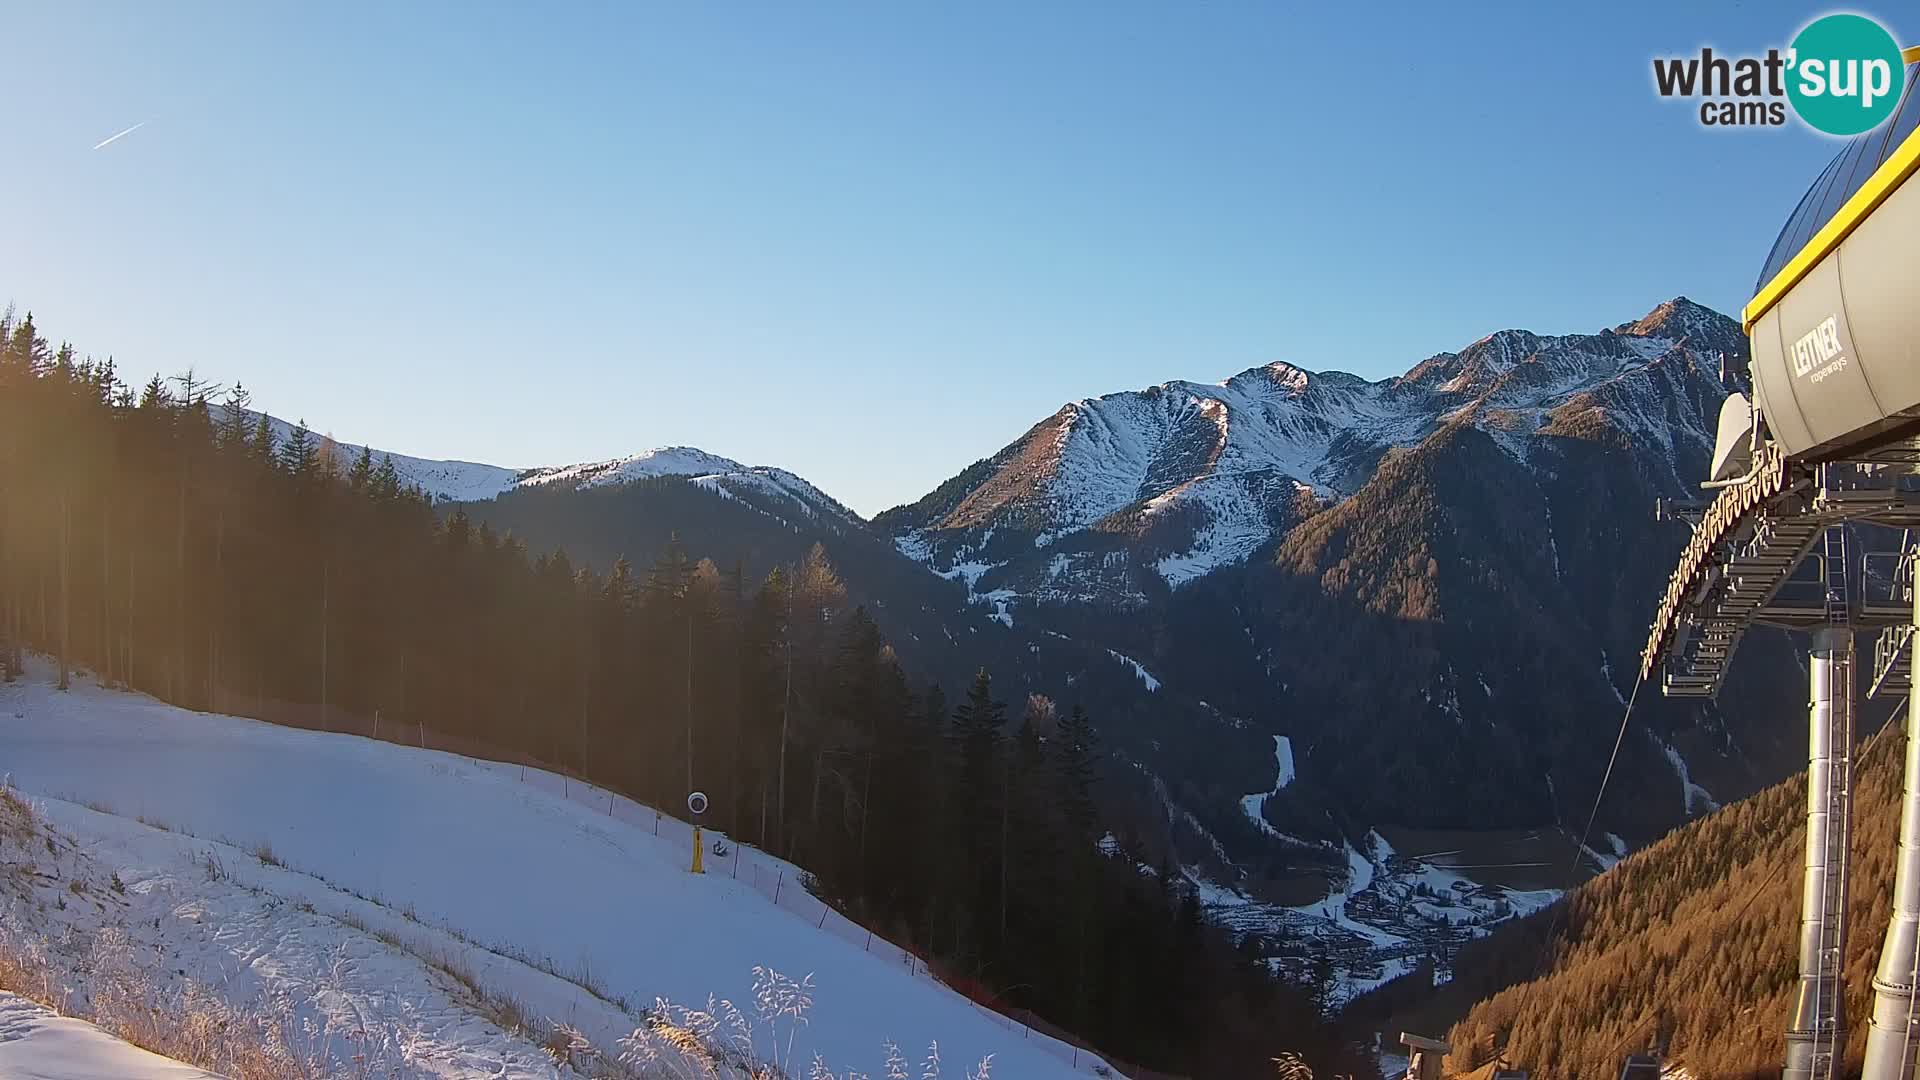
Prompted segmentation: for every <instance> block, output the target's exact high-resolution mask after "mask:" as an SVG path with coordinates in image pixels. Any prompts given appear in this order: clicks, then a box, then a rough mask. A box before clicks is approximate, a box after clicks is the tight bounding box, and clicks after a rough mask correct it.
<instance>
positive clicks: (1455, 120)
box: [0, 0, 1920, 513]
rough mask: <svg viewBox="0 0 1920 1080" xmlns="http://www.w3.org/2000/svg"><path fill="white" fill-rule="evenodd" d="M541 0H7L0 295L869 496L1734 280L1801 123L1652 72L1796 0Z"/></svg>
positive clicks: (1576, 326)
mask: <svg viewBox="0 0 1920 1080" xmlns="http://www.w3.org/2000/svg"><path fill="white" fill-rule="evenodd" d="M547 6H548V5H540V6H538V7H542V8H543V7H547ZM551 7H553V8H555V9H556V11H555V12H547V11H543V10H537V6H536V5H530V4H515V5H495V4H466V3H461V4H445V5H438V4H427V3H413V2H409V3H402V4H395V5H367V6H357V5H348V4H306V5H293V4H278V3H274V4H256V3H235V4H213V3H197V2H189V3H180V4H153V3H144V2H143V3H135V4H125V5H108V4H94V3H57V2H49V3H37V4H30V5H23V4H18V3H15V4H9V5H7V6H6V14H5V17H4V20H0V25H4V27H5V30H6V34H7V38H8V40H7V44H6V46H5V54H6V60H5V62H4V64H0V103H3V104H4V115H5V119H6V128H7V131H6V137H5V144H4V145H5V147H6V149H5V151H4V152H3V153H0V301H4V300H5V299H8V298H11V299H12V300H14V301H15V302H17V303H18V304H19V305H20V306H21V307H22V308H31V309H33V310H34V311H35V312H36V313H37V315H38V317H39V318H40V320H41V322H42V324H43V325H44V326H45V327H46V328H47V329H48V330H49V331H50V332H51V333H52V334H53V335H54V336H56V337H66V338H70V339H72V340H73V341H74V342H75V343H76V344H77V345H79V346H80V347H82V348H83V349H85V350H87V351H89V352H93V353H95V354H108V353H111V354H113V355H114V356H115V357H116V358H117V359H118V360H119V361H120V362H121V364H122V365H123V367H124V369H125V370H126V372H127V373H128V375H130V376H132V377H134V378H136V379H137V378H140V377H144V376H145V375H146V374H150V373H152V372H153V371H156V370H159V371H165V372H173V371H176V370H179V369H182V368H185V367H186V366H187V365H189V364H191V365H193V366H195V367H196V368H198V369H199V370H200V371H201V372H202V373H203V374H205V375H206V376H208V377H211V378H213V379H216V380H220V381H232V380H234V379H242V380H244V381H245V382H246V384H247V385H248V386H249V387H250V388H252V389H253V390H254V392H255V395H256V403H257V404H258V405H259V406H261V407H264V408H267V409H269V410H271V411H273V412H275V413H277V414H282V415H286V416H290V417H299V416H304V417H306V418H307V419H308V420H309V421H311V422H312V423H313V424H314V425H315V426H316V427H319V428H321V429H323V430H331V431H332V432H333V433H334V434H336V435H338V436H339V437H341V438H343V439H351V440H354V441H368V442H372V443H374V444H375V445H378V446H382V447H386V448H390V449H394V450H400V451H405V452H407V453H414V454H421V455H427V456H434V457H457V458H466V459H469V460H480V461H490V462H495V463H499V464H508V465H534V464H546V463H561V462H570V461H576V460H583V459H595V458H604V457H611V456H615V455H618V454H621V453H627V452H631V451H633V450H637V449H641V448H644V447H648V446H654V445H661V444H672V443H687V444H693V445H697V446H701V447H704V448H706V449H709V450H712V451H714V452H716V453H721V454H726V455H729V456H731V457H735V458H739V459H742V460H745V461H748V462H751V463H765V464H779V465H783V466H786V467H788V468H792V469H794V470H796V471H798V472H800V473H801V474H803V475H805V476H807V477H808V478H810V479H812V480H814V481H816V482H817V483H819V484H821V485H822V486H823V487H825V488H826V489H827V490H828V491H830V492H832V493H834V494H835V495H837V496H839V497H840V498H841V499H843V500H844V501H846V502H847V503H849V504H850V505H852V506H853V507H855V508H856V509H858V510H861V511H864V512H869V513H871V512H873V511H876V510H879V509H882V508H884V507H886V506H888V505H891V504H893V503H896V502H902V501H908V500H911V499H914V498H917V497H918V496H920V495H921V494H924V493H925V492H926V491H928V490H930V489H931V488H932V487H933V486H935V485H936V484H938V483H939V482H940V481H942V480H944V479H945V478H947V477H948V476H950V475H952V474H953V473H955V472H957V471H958V470H959V469H961V468H962V467H964V466H965V465H967V464H968V463H970V462H972V461H974V460H975V459H977V458H980V457H983V456H985V455H988V454H990V453H992V452H993V451H995V450H997V449H998V448H999V447H1000V446H1002V445H1004V444H1005V443H1007V442H1008V441H1010V440H1011V439H1013V438H1015V437H1017V436H1018V435H1019V434H1020V433H1021V432H1023V431H1024V430H1025V429H1026V428H1027V427H1028V426H1029V425H1031V424H1032V423H1034V422H1035V421H1037V420H1039V419H1041V418H1042V417H1044V416H1046V415H1048V414H1049V413H1051V412H1052V411H1053V410H1054V409H1056V408H1057V407H1059V406H1060V405H1061V404H1062V403H1063V402H1065V401H1068V400H1072V399H1075V398H1079V397H1084V396H1089V395H1095V394H1101V393H1106V392H1110V391H1114V390H1123V389H1129V388H1134V387H1139V386H1144V385H1148V384H1151V383H1156V382H1161V381H1164V380H1167V379H1173V378H1189V379H1195V380H1203V381H1213V380H1218V379H1221V378H1224V377H1225V376H1227V375H1230V374H1232V373H1234V372H1236V371H1240V370H1242V369H1245V368H1248V367H1251V366H1254V365H1256V364H1260V363H1265V362H1268V361H1271V360H1276V359H1284V360H1287V361H1290V362H1292V363H1296V364H1299V365H1301V366H1303V367H1308V368H1312V369H1322V368H1341V369H1346V370H1351V371H1356V372H1359V373H1361V374H1364V375H1367V376H1370V377H1379V376H1384V375H1389V374H1395V373H1398V372H1400V371H1402V370H1404V369H1405V368H1406V367H1408V366H1409V365H1410V364H1411V363H1413V362H1414V361H1416V360H1418V359H1420V358H1422V357H1425V356H1427V355H1430V354H1432V353H1434V352H1437V351H1440V350H1443V349H1451V348H1457V347H1459V346H1460V345H1462V344H1465V343H1466V342H1469V341H1471V340H1473V339H1475V338H1477V337H1479V336H1481V335H1482V334H1485V333H1487V332H1489V331H1492V330H1495V329H1499V328H1501V327H1508V326H1524V327H1528V328H1531V329H1536V330H1541V331H1546V332H1565V331H1575V330H1592V329H1595V328H1598V327H1600V326H1602V325H1611V324H1613V323H1617V322H1620V321H1623V320H1626V319H1629V318H1632V317H1635V316H1637V315H1639V314H1641V313H1642V312H1644V311H1645V310H1646V309H1647V308H1649V307H1651V306H1652V305H1654V304H1655V303H1657V302H1659V301H1661V300H1663V299H1666V298H1668V297H1671V296H1673V295H1676V294H1681V293H1684V294H1686V295H1689V296H1691V297H1693V298H1695V299H1697V300H1699V301H1701V302H1703V303H1707V304H1710V305H1712V306H1714V307H1717V308H1719V309H1721V310H1723V311H1728V312H1732V311H1734V310H1736V309H1737V308H1738V307H1739V306H1740V305H1741V304H1742V303H1744V302H1745V300H1746V299H1747V298H1748V294H1749V290H1750V289H1751V287H1752V284H1753V278H1754V276H1755V273H1756V271H1757V270H1758V267H1759V264H1760V262H1761V260H1762V258H1763V257H1764V255H1765V254H1766V250H1767V247H1768V245H1769V244H1770V243H1771V242H1772V239H1773V235H1774V232H1775V230H1776V229H1777V228H1778V227H1779V225H1780V224H1781V223H1782V222H1783V221H1784V220H1785V218H1786V216H1787V214H1788V212H1789V211H1790V210H1791V209H1792V206H1793V203H1794V202H1795V200H1796V199H1797V198H1798V197H1799V195H1800V192H1801V190H1802V189H1803V188H1804V187H1805V186H1806V184H1807V183H1808V181H1810V180H1811V179H1812V177H1813V175H1814V173H1815V172H1816V171H1817V170H1818V169H1819V167H1820V166H1821V164H1822V163H1823V162H1824V160H1825V159H1826V158H1827V157H1828V156H1830V154H1831V153H1832V152H1833V144H1832V143H1830V142H1827V141H1826V140H1823V139H1822V138H1821V137H1819V136H1817V135H1814V134H1812V133H1810V132H1808V131H1806V130H1805V129H1803V128H1800V127H1798V126H1795V127H1792V128H1790V129H1788V130H1785V131H1780V130H1773V131H1757V132H1756V131H1748V132H1735V133H1729V132H1713V131H1707V130H1703V129H1702V128H1701V127H1700V126H1699V125H1698V123H1697V121H1696V120H1695V119H1694V117H1693V115H1692V113H1691V111H1690V110H1689V108H1688V107H1687V106H1685V105H1682V104H1676V103H1671V102H1662V101H1659V100H1658V99H1656V97H1655V96H1654V93H1653V90H1652V80H1651V76H1650V74H1649V61H1650V58H1651V57H1652V56H1653V55H1655V54H1656V53H1658V54H1680V53H1685V52H1688V51H1691V50H1697V49H1698V48H1699V46H1700V45H1702V44H1712V45H1715V46H1716V47H1718V48H1722V49H1729V50H1731V49H1743V50H1749V49H1761V48H1764V47H1766V46H1767V45H1772V44H1784V43H1785V41H1786V40H1787V39H1788V38H1790V37H1791V35H1792V33H1793V31H1794V30H1796V29H1797V28H1798V27H1799V26H1801V25H1802V24H1804V23H1805V22H1806V21H1807V20H1808V19H1809V18H1810V17H1812V16H1813V15H1816V14H1819V13H1822V12H1823V11H1824V10H1826V9H1824V8H1819V7H1809V6H1807V5H1800V4H1784V3H1765V2H1760V0H1746V2H1740V0H1733V2H1730V3H1726V2H1716V3H1674V2H1672V0H1624V2H1610V3H1601V4H1580V5H1570V4H1557V3H1539V2H1537V0H1534V2H1525V3H1519V2H1516V3H1503V4H1472V5H1462V4H1437V3H1432V2H1430V0H1429V2H1419V3H1406V4H1393V5H1380V4H1369V3H1338V4H1296V3H1292V2H1282V0H1265V2H1255V0H1204V2H1203V0H1179V2H1153V3H1131V2H1124V0H1087V2H1068V0H1041V2H1038V3H1033V2H984V0H942V2H937V3H936V2H933V0H909V2H900V0H885V2H875V3H862V4H841V3H834V2H829V0H820V2H818V3H790V2H785V0H781V2H767V3H744V2H732V0H717V2H713V3H692V2H671V3H657V4H655V3H638V2H636V3H631V4H629V3H604V4H591V5H588V4H565V5H551ZM1865 10H1867V12H1868V13H1869V14H1875V13H1876V12H1875V11H1874V10H1873V9H1872V8H1868V9H1865ZM1879 14H1888V15H1891V14H1895V13H1894V12H1891V11H1889V12H1879ZM1915 21H1916V22H1917V23H1920V20H1915ZM1892 28H1893V29H1894V31H1895V32H1896V34H1900V35H1902V36H1903V40H1907V39H1910V38H1912V35H1913V34H1914V33H1915V32H1920V31H1916V30H1915V29H1914V28H1903V27H1901V26H1900V25H1899V24H1898V23H1897V22H1896V23H1894V24H1893V26H1892ZM140 121H146V122H147V124H146V126H145V127H143V128H141V129H140V130H138V131H135V132H133V133H132V134H130V135H128V136H126V137H125V138H122V139H120V140H119V141H117V142H115V143H113V144H112V145H110V146H107V147H105V148H103V149H100V150H97V151H96V150H92V149H90V148H91V147H92V146H93V145H94V144H95V143H97V142H99V141H100V140H101V139H104V138H106V137H107V136H109V135H112V134H113V133H115V132H117V131H120V130H122V129H123V128H126V127H127V126H129V125H131V124H134V123H136V122H140Z"/></svg>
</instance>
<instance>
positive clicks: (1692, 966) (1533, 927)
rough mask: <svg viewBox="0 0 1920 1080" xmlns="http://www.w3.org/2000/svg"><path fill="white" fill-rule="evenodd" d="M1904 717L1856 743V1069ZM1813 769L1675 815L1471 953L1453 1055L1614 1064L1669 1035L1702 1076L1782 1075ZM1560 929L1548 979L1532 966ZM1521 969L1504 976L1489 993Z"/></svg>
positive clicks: (1882, 900)
mask: <svg viewBox="0 0 1920 1080" xmlns="http://www.w3.org/2000/svg"><path fill="white" fill-rule="evenodd" d="M1905 746H1906V740H1905V738H1904V732H1903V730H1902V725H1900V724H1898V723H1889V724H1888V725H1887V726H1886V727H1885V728H1884V729H1882V730H1881V731H1880V732H1879V733H1878V734H1877V735H1874V736H1873V737H1871V738H1869V739H1867V740H1866V741H1865V742H1864V743H1863V744H1862V745H1861V747H1860V748H1859V752H1858V758H1857V766H1856V776H1855V798H1856V805H1855V811H1854V834H1853V845H1852V846H1853V853H1854V860H1853V863H1852V879H1851V886H1852V892H1851V902H1850V905H1849V910H1848V914H1849V917H1850V918H1851V919H1852V923H1851V929H1850V931H1849V938H1848V947H1847V964H1846V971H1847V1016H1848V1017H1849V1023H1850V1024H1851V1026H1852V1030H1851V1031H1850V1032H1849V1035H1848V1040H1847V1059H1848V1067H1849V1068H1850V1069H1853V1070H1858V1068H1859V1064H1860V1056H1861V1054H1862V1052H1863V1051H1864V1048H1865V1040H1866V1021H1867V1017H1868V1016H1869V1009H1870V1006H1871V980H1872V977H1873V971H1874V967H1875V964H1876V963H1877V962H1878V959H1879V951H1880V939H1881V935H1882V933H1884V931H1885V929H1886V922H1887V915H1888V912H1889V907H1890V903H1891V888H1892V873H1893V855H1894V850H1895V847H1896V843H1897V840H1898V834H1899V807H1898V800H1899V795H1900V766H1901V760H1902V757H1901V755H1902V753H1903V751H1904V749H1905ZM1805 814H1806V780H1805V777H1804V776H1796V777H1794V778H1793V779H1791V780H1787V781H1785V782H1783V783H1781V784H1778V785H1776V786H1774V787H1771V788H1768V789H1767V790H1765V791H1763V792H1761V793H1759V794H1757V795H1755V796H1753V797H1752V798H1749V799H1746V800H1743V801H1741V802H1738V803H1735V804H1734V805H1732V806H1729V807H1727V808H1726V809H1724V810H1721V811H1720V812H1718V813H1716V814H1713V815H1711V816H1709V817H1707V818H1704V819H1702V820H1700V821H1697V822H1694V823H1692V824H1690V825H1688V826H1686V827H1685V828H1682V829H1680V830H1678V831H1676V832H1674V833H1673V834H1671V835H1669V836H1668V837H1666V838H1665V839H1663V840H1661V841H1659V842H1658V843H1656V844H1654V845H1652V846H1651V847H1648V848H1647V849H1645V850H1644V851H1641V852H1638V853H1636V854H1634V855H1632V856H1630V857H1628V858H1627V859H1626V860H1625V861H1623V862H1621V863H1620V864H1619V865H1617V866H1615V867H1614V868H1613V869H1612V870H1610V871H1608V872H1607V873H1606V874H1604V875H1602V876H1601V877H1599V878H1596V879H1595V880H1593V881H1591V882H1589V883H1588V884H1586V885H1585V886H1583V887H1582V888H1580V889H1579V890H1578V891H1576V892H1575V893H1574V894H1573V895H1572V896H1571V897H1570V898H1569V900H1568V901H1567V902H1566V904H1565V907H1564V910H1563V911H1562V912H1561V913H1560V915H1559V916H1558V917H1557V919H1556V918H1555V917H1554V916H1551V915H1548V914H1544V913H1543V914H1541V915H1537V916H1534V917H1533V918H1531V919H1529V920H1527V921H1526V922H1523V923H1519V924H1516V925H1514V926H1512V927H1510V928H1508V929H1506V930H1503V931H1502V932H1500V933H1498V934H1496V935H1495V936H1494V937H1492V938H1490V939H1488V940H1486V941H1482V942H1478V943H1475V944H1474V945H1472V946H1470V947H1468V948H1467V949H1465V950H1463V951H1462V953H1461V955H1460V957H1459V959H1458V961H1457V963H1456V965H1455V970H1456V973H1457V978H1458V981H1459V983H1460V986H1458V987H1456V988H1455V989H1456V990H1460V989H1465V990H1469V991H1473V992H1486V993H1491V996H1490V997H1487V998H1486V999H1485V1000H1483V1001H1481V1002H1480V1003H1479V1004H1477V1005H1475V1006H1473V1008H1472V1010H1471V1011H1470V1012H1469V1013H1468V1014H1467V1015H1466V1017H1465V1019H1463V1020H1461V1021H1460V1022H1459V1023H1458V1024H1456V1025H1455V1026H1454V1028H1453V1032H1452V1035H1451V1040H1452V1043H1453V1045H1454V1047H1455V1048H1456V1049H1455V1052H1454V1054H1453V1057H1452V1059H1451V1061H1450V1065H1451V1066H1452V1067H1453V1068H1455V1069H1457V1070H1459V1071H1463V1072H1464V1071H1466V1070H1467V1069H1470V1068H1473V1067H1476V1066H1478V1065H1480V1064H1483V1063H1485V1062H1486V1061H1489V1060H1492V1058H1493V1057H1494V1056H1495V1055H1496V1054H1499V1055H1504V1057H1505V1059H1506V1060H1507V1061H1510V1062H1512V1063H1514V1064H1515V1065H1516V1066H1517V1067H1520V1068H1530V1069H1532V1070H1533V1074H1534V1075H1535V1076H1554V1077H1565V1078H1568V1080H1576V1078H1596V1077H1613V1076H1616V1075H1618V1073H1619V1068H1620V1060H1621V1055H1623V1054H1625V1053H1627V1052H1629V1051H1632V1050H1637V1049H1644V1048H1647V1047H1656V1048H1665V1050H1666V1052H1667V1060H1668V1061H1669V1062H1670V1063H1677V1064H1679V1065H1681V1066H1683V1067H1685V1068H1686V1070H1687V1072H1688V1073H1689V1074H1690V1075H1692V1076H1694V1077H1698V1078H1701V1080H1707V1078H1747V1077H1760V1076H1777V1075H1779V1068H1780V1059H1781V1055H1782V1053H1783V1051H1784V1047H1785V1032H1786V1026H1787V1015H1788V1010H1789V1008H1790V1007H1791V1005H1792V995H1793V989H1794V982H1795V974H1796V966H1795V964H1796V960H1795V950H1796V947H1797V940H1798V938H1797V935H1798V932H1799V921H1800V888H1801V873H1800V870H1801V866H1802V862H1803V859H1804V854H1805V852H1804V848H1803V844H1804V837H1805ZM1549 925H1553V926H1554V927H1555V929H1554V933H1553V938H1552V944H1551V948H1550V952H1549V953H1547V956H1548V957H1549V958H1550V963H1549V965H1548V968H1547V973H1546V975H1545V977H1544V978H1541V979H1539V980H1537V981H1526V982H1520V980H1526V979H1529V978H1531V976H1532V975H1533V974H1534V973H1535V972H1536V971H1537V970H1538V968H1537V967H1536V965H1538V964H1539V963H1540V961H1541V960H1542V958H1543V953H1542V943H1543V941H1544V940H1545V934H1546V932H1547V929H1548V926H1549ZM1515 982H1520V984H1519V985H1515V986H1512V987H1511V988H1510V989H1505V990H1500V991H1499V992H1497V993H1494V992H1492V990H1493V988H1497V987H1500V986H1503V985H1507V984H1511V983H1515Z"/></svg>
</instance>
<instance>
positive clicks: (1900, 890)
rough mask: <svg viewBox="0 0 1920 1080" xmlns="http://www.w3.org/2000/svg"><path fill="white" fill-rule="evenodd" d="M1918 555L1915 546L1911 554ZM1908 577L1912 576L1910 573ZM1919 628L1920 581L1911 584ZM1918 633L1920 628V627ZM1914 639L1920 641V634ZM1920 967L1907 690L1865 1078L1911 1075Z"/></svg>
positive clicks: (1896, 1079) (1917, 741) (1916, 731)
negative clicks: (1901, 783) (1887, 905)
mask: <svg viewBox="0 0 1920 1080" xmlns="http://www.w3.org/2000/svg"><path fill="white" fill-rule="evenodd" d="M1913 557H1914V555H1913V553H1912V552H1911V551H1909V552H1908V554H1907V558H1908V559H1912V558H1913ZM1905 576H1906V579H1907V581H1909V582H1912V581H1914V580H1915V579H1914V577H1913V576H1912V575H1911V574H1907V575H1905ZM1912 592H1913V602H1914V612H1913V619H1914V625H1915V626H1916V628H1920V587H1916V588H1912ZM1915 633H1916V634H1920V629H1916V631H1915ZM1914 640H1916V641H1920V637H1916V638H1915V639H1914ZM1916 972H1920V704H1916V703H1915V701H1914V700H1913V695H1912V694H1911V693H1909V694H1908V696H1907V767H1906V789H1905V793H1904V794H1903V795H1902V796H1901V798H1900V849H1899V851H1898V853H1897V854H1896V855H1895V857H1894V864H1893V916H1892V917H1891V918H1890V919H1888V920H1887V936H1886V940H1885V941H1884V942H1883V943H1882V944H1881V946H1880V967H1879V970H1878V971H1876V972H1875V973H1874V976H1873V1019H1872V1021H1871V1023H1870V1024H1869V1025H1868V1027H1867V1060H1866V1067H1865V1068H1864V1069H1862V1070H1861V1073H1860V1075H1861V1078H1862V1080H1912V1077H1913V1075H1914V1052H1915V1051H1916V1050H1920V1023H1916V1020H1917V1019H1920V1017H1917V1016H1916V1009H1915V1004H1914V989H1915V988H1914V984H1915V982H1916V981H1920V980H1917V979H1916V977H1915V975H1916Z"/></svg>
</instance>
